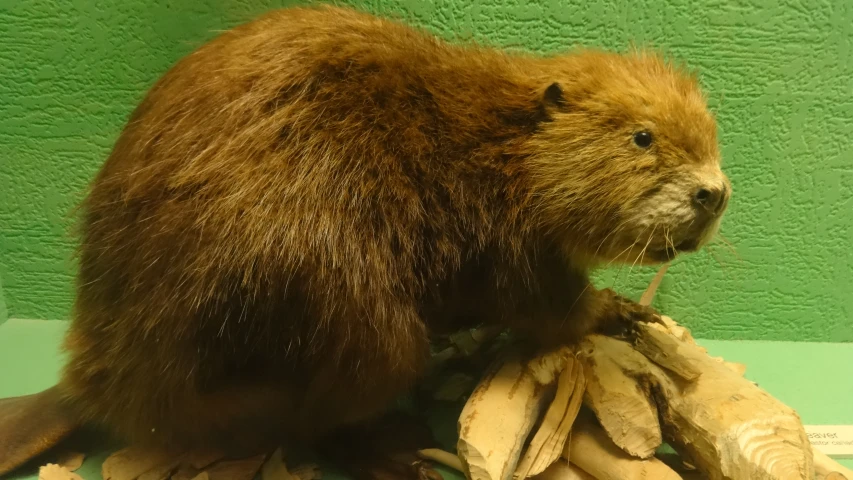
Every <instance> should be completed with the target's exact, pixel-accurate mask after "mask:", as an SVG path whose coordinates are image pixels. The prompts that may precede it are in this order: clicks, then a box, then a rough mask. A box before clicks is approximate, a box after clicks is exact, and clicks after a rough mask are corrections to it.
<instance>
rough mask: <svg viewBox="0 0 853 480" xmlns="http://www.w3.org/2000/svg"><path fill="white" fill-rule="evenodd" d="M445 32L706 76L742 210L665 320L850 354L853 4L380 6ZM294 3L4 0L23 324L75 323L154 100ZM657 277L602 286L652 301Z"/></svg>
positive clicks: (677, 1) (5, 132)
mask: <svg viewBox="0 0 853 480" xmlns="http://www.w3.org/2000/svg"><path fill="white" fill-rule="evenodd" d="M353 3H357V4H359V5H362V6H364V7H366V8H367V9H369V10H372V11H377V12H384V13H394V14H399V15H401V16H402V17H404V18H406V19H409V20H411V21H413V22H415V23H417V24H420V25H424V26H426V27H427V28H429V29H431V30H432V31H434V32H436V33H438V34H439V35H442V36H445V37H452V36H455V37H457V38H462V39H468V38H475V39H477V40H479V41H482V42H487V43H491V44H493V45H498V46H505V47H514V48H528V49H534V50H541V51H553V50H557V49H562V48H565V47H570V46H574V45H580V44H583V45H598V46H604V47H606V48H615V49H623V48H625V47H626V46H627V45H628V44H629V43H631V42H634V43H638V44H642V45H650V46H654V47H658V48H662V49H665V50H666V51H668V52H670V53H671V54H673V55H675V56H676V57H677V58H679V59H682V60H685V61H687V62H688V63H689V64H690V65H691V66H693V67H695V68H696V69H697V70H698V71H699V72H700V74H701V77H702V79H703V82H704V84H705V85H706V87H707V89H708V91H709V93H710V95H711V97H712V103H713V106H714V109H715V110H716V111H717V114H718V118H719V121H720V130H721V143H722V149H723V154H724V162H725V168H726V169H727V172H728V173H729V174H730V176H731V178H732V181H733V184H734V192H735V195H734V198H733V202H732V204H731V207H730V213H729V214H728V216H727V218H726V220H725V222H724V226H723V234H724V235H725V237H726V238H727V239H728V240H729V241H730V242H731V243H732V244H733V245H734V246H735V248H736V250H737V254H734V253H732V252H731V251H730V249H728V248H727V247H726V246H724V245H723V244H718V245H716V246H714V247H712V248H711V249H709V251H706V252H702V253H699V254H697V255H693V256H690V257H686V258H684V259H682V260H679V261H678V262H677V264H676V265H674V266H673V267H672V268H671V269H670V274H668V275H667V278H666V279H665V281H664V284H663V286H662V291H661V295H660V297H659V300H658V302H657V303H658V306H659V307H660V308H662V309H663V310H664V311H666V312H667V313H669V314H670V315H672V316H673V317H675V318H677V319H679V320H681V321H683V322H684V323H686V324H688V325H689V326H690V327H692V328H693V329H694V331H695V333H696V334H697V335H699V336H703V337H709V338H748V339H789V340H825V341H853V295H851V287H853V241H852V240H853V230H851V226H853V2H850V1H849V0H826V1H816V0H811V1H806V0H799V1H798V0H790V1H784V0H751V1H734V0H692V1H691V0H642V1H637V2H610V1H607V0H590V1H562V0H541V1H537V2H533V1H530V2H528V1H524V0H505V1H501V2H499V1H496V0H481V1H465V0H454V1H441V0H435V1H417V0H372V1H363V2H353ZM282 5H284V3H282V2H272V1H268V2H267V1H262V0H240V1H237V0H233V1H228V0H192V1H191V0H148V1H140V0H125V1H121V2H119V1H114V2H96V1H94V0H74V1H71V0H63V1H60V0H53V1H52V0H27V1H10V0H6V1H0V146H2V153H0V196H2V197H0V198H2V201H0V240H2V244H0V267H2V269H1V270H0V275H2V277H3V281H4V287H5V298H6V305H7V308H8V312H9V316H12V317H29V318H67V317H68V315H69V309H70V305H71V298H72V285H73V272H74V265H73V263H72V261H71V253H72V250H73V239H72V238H71V237H70V236H69V235H68V226H69V221H68V218H69V214H70V209H71V207H72V206H73V205H74V204H75V202H77V201H78V200H79V194H80V192H81V191H82V189H83V188H84V186H85V184H86V182H87V181H88V179H89V178H91V176H92V175H93V174H94V172H95V171H96V169H97V168H98V167H99V165H100V163H101V162H102V161H103V159H104V158H105V157H106V155H107V153H108V151H109V148H110V146H111V144H112V142H113V141H114V140H115V138H116V136H117V135H118V133H119V130H120V129H121V127H122V124H123V122H124V120H125V118H126V117H127V115H128V114H129V112H130V111H131V109H132V108H133V107H134V105H135V104H136V102H138V101H139V100H140V99H141V97H142V95H143V94H144V91H145V90H146V89H147V88H148V87H149V86H150V85H151V84H152V82H154V80H155V79H156V78H157V77H158V76H159V75H161V74H162V73H163V72H165V70H166V69H167V68H168V67H169V66H170V65H171V64H172V63H173V62H175V61H176V60H177V59H178V58H180V57H181V56H182V55H185V54H187V53H189V52H190V51H191V50H192V49H193V48H195V47H196V46H198V45H199V44H200V43H201V42H203V41H205V40H207V39H209V38H211V37H212V36H213V35H215V33H216V31H217V30H221V29H224V28H228V27H230V26H233V25H235V24H237V23H240V22H243V21H246V20H248V19H250V18H252V17H253V16H254V15H256V14H259V13H261V12H263V11H265V10H267V9H269V8H274V7H278V6H282ZM651 274H652V272H651V271H649V270H648V269H633V270H632V269H630V268H628V267H625V268H622V269H618V270H611V271H608V272H604V274H602V275H600V276H599V277H600V283H602V284H610V283H615V284H616V285H617V286H619V288H622V289H625V290H627V291H628V292H629V293H632V294H636V293H637V292H638V291H639V290H640V289H642V287H643V286H644V285H645V283H646V282H647V281H648V280H649V278H650V276H651Z"/></svg>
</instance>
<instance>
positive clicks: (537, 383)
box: [457, 349, 573, 480]
mask: <svg viewBox="0 0 853 480" xmlns="http://www.w3.org/2000/svg"><path fill="white" fill-rule="evenodd" d="M572 354H573V353H572V351H571V350H569V349H560V350H556V351H553V352H550V353H548V354H545V355H542V356H540V357H537V358H534V359H532V360H530V361H523V360H522V358H521V356H520V354H519V353H518V352H515V351H508V352H507V353H506V355H505V356H504V357H502V358H501V359H499V360H497V361H496V363H495V365H494V366H493V367H492V368H491V369H490V372H489V373H488V374H487V375H486V376H485V377H484V378H483V380H482V381H481V382H480V383H479V384H478V386H477V388H476V389H475V390H474V392H473V393H472V394H471V396H470V397H469V398H468V401H467V402H466V404H465V407H464V408H463V410H462V414H461V415H460V417H459V424H458V432H459V440H458V443H457V453H458V455H459V458H460V460H461V461H462V465H463V472H464V473H465V475H466V477H467V478H468V479H470V480H510V479H511V478H512V476H513V474H514V472H515V469H516V466H517V464H518V461H519V458H520V456H521V453H522V450H523V447H524V443H525V441H526V439H527V438H528V435H529V434H530V431H531V430H532V429H533V426H534V425H535V424H536V422H537V421H538V420H539V418H540V414H541V412H542V410H543V408H544V407H545V406H546V402H547V401H548V400H549V399H550V398H551V397H552V394H553V391H554V388H555V384H556V382H557V377H558V375H559V374H560V372H562V371H563V369H564V368H565V366H566V364H567V361H568V360H567V359H568V358H569V357H570V356H571V355H572Z"/></svg>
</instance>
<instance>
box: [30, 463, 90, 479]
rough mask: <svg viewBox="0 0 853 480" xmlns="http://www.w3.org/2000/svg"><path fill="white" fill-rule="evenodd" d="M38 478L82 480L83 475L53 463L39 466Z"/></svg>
mask: <svg viewBox="0 0 853 480" xmlns="http://www.w3.org/2000/svg"><path fill="white" fill-rule="evenodd" d="M39 480H83V477H81V476H80V475H77V474H76V473H74V472H72V471H70V470H68V469H67V468H65V467H63V466H61V465H57V464H55V463H48V464H47V465H45V466H43V467H41V468H39Z"/></svg>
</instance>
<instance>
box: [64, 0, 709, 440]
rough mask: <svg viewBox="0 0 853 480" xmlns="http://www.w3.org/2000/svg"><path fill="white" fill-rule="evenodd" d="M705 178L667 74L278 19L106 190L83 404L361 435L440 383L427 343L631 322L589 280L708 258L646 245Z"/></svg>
mask: <svg viewBox="0 0 853 480" xmlns="http://www.w3.org/2000/svg"><path fill="white" fill-rule="evenodd" d="M555 83H556V84H558V85H559V88H557V87H556V86H553V87H552V84H555ZM549 87H550V88H549ZM638 128H648V129H650V130H652V131H653V132H654V134H655V143H654V145H653V146H652V147H651V148H649V149H645V150H644V149H640V148H639V147H637V146H636V145H634V143H632V135H633V133H634V131H635V130H636V129H638ZM703 172H704V173H703ZM703 174H707V175H706V176H705V177H702V175H703ZM708 175H717V177H715V178H717V179H718V180H719V179H722V180H720V181H725V180H724V177H722V176H721V175H722V174H721V173H719V153H718V151H717V146H716V133H715V125H714V120H713V118H712V117H711V115H710V114H709V113H708V111H707V109H706V107H705V102H704V99H703V97H702V94H701V93H700V91H699V89H698V87H697V85H696V82H695V80H694V79H693V78H692V77H690V76H689V75H686V74H684V73H683V72H681V71H680V70H679V69H677V68H675V67H673V66H671V65H669V64H667V63H666V62H664V61H662V60H660V59H659V58H657V57H655V56H653V55H647V54H631V55H616V54H608V53H602V52H576V53H572V54H567V55H563V56H558V57H553V58H542V57H534V56H526V55H521V54H514V55H510V54H507V53H502V52H499V51H495V50H492V49H487V48H478V47H474V46H455V45H449V44H447V43H444V42H442V41H439V40H437V39H435V38H433V37H431V36H429V35H427V34H424V33H422V32H419V31H416V30H414V29H412V28H409V27H407V26H404V25H401V24H398V23H394V22H391V21H387V20H381V19H377V18H374V17H372V16H369V15H366V14H362V13H357V12H353V11H350V10H344V9H337V8H331V7H321V8H305V9H288V10H282V11H275V12H272V13H270V14H267V15H265V16H263V17H262V18H260V19H258V20H256V21H254V22H252V23H249V24H246V25H243V26H240V27H238V28H236V29H234V30H232V31H228V32H226V33H224V34H223V35H221V36H220V37H218V38H216V39H215V40H213V41H212V42H210V43H208V44H206V45H204V46H203V47H201V48H200V49H198V50H197V51H196V52H194V53H193V54H191V55H189V56H187V57H186V58H184V59H183V60H181V61H180V62H179V63H178V64H177V65H176V66H175V67H174V68H173V69H172V70H171V71H169V72H168V73H167V74H166V75H165V76H164V77H163V78H162V79H161V80H160V81H159V82H157V84H156V85H155V86H154V87H153V88H152V89H151V91H150V92H149V93H148V95H147V96H146V97H145V99H144V100H143V101H142V102H141V104H140V105H139V107H138V108H137V109H136V110H135V111H134V112H133V115H132V116H131V118H130V121H129V122H128V124H127V127H126V128H125V130H124V131H123V132H122V134H121V137H120V138H119V139H118V141H117V143H116V145H115V148H114V150H113V152H112V154H111V155H110V157H109V159H108V160H107V162H106V164H105V165H104V166H103V169H102V170H101V171H100V173H99V174H98V176H97V178H96V179H95V181H94V182H93V184H92V187H91V191H90V193H89V196H88V198H87V199H86V201H85V203H84V205H83V210H84V219H83V223H82V244H81V249H80V271H79V284H78V295H77V302H76V308H75V313H74V320H73V324H72V327H71V330H70V332H69V335H68V338H67V342H66V345H67V349H68V351H69V352H70V354H71V360H70V361H69V363H68V365H67V368H66V369H65V371H64V376H63V378H62V381H61V384H60V388H61V389H62V392H63V394H64V396H65V398H66V399H67V401H68V403H69V405H71V406H73V408H74V409H75V411H76V412H77V413H78V414H79V415H80V418H81V419H82V420H85V421H90V422H95V423H100V424H102V425H104V426H106V427H108V428H109V429H110V430H112V431H113V432H115V433H117V434H119V435H121V436H123V437H124V438H127V439H129V440H133V441H143V442H144V441H151V442H158V443H174V444H182V445H183V444H199V443H209V442H232V441H233V442H237V443H241V442H245V443H242V444H243V445H252V444H253V442H254V441H256V440H257V439H261V438H264V439H266V438H272V437H274V436H276V435H284V436H285V437H289V438H291V439H298V440H300V441H301V440H303V439H305V438H309V437H311V436H313V435H314V434H317V433H323V432H327V431H329V430H330V429H333V428H335V427H338V426H341V425H345V424H351V423H356V422H360V421H363V420H365V419H368V418H371V417H373V416H375V415H376V414H377V413H379V412H381V411H382V410H383V409H385V408H386V407H387V405H388V404H389V402H390V401H391V400H392V399H393V398H394V397H395V396H397V395H399V394H401V393H403V392H405V391H406V390H407V389H408V388H410V386H412V384H413V382H415V381H417V379H418V376H419V374H420V373H421V371H422V369H423V367H424V362H425V360H426V359H427V357H428V354H429V349H428V347H429V335H430V334H433V333H436V332H439V331H448V330H453V329H457V328H462V327H465V326H469V325H472V324H476V323H483V322H503V323H504V324H506V325H508V326H511V327H514V328H515V329H516V331H518V332H519V333H520V334H527V335H530V336H532V337H533V338H536V339H539V340H540V341H541V342H543V343H547V344H551V343H562V342H572V341H575V340H577V339H578V338H579V337H580V336H581V335H583V334H585V333H587V332H589V331H590V330H591V329H592V328H595V326H596V325H597V324H598V323H599V322H603V321H606V320H607V319H608V318H611V317H613V316H614V315H616V314H617V312H616V307H615V306H614V305H616V302H614V301H613V298H612V295H611V294H610V293H609V292H601V291H599V290H596V289H595V288H592V287H591V286H590V285H589V281H588V277H587V272H588V270H589V269H590V268H591V267H593V266H594V265H596V264H598V263H601V262H609V261H614V260H616V261H627V262H631V261H635V260H636V261H641V262H643V263H648V262H649V261H660V260H662V259H663V257H666V256H670V255H672V254H674V253H675V247H676V245H677V244H682V245H686V246H687V247H685V248H695V247H698V246H700V245H701V243H702V242H703V241H704V239H706V238H707V237H708V236H709V235H710V234H712V233H713V229H714V228H715V225H716V223H715V222H718V221H719V216H718V215H712V216H707V215H706V216H705V217H702V216H701V215H700V213H696V214H692V215H693V217H694V218H693V219H692V220H691V221H690V222H689V224H688V223H687V222H686V221H682V220H680V219H678V218H675V217H672V218H670V217H669V216H667V215H666V214H660V215H658V216H656V217H654V218H652V219H651V220H649V218H647V217H649V215H650V214H649V212H650V211H651V210H650V208H651V207H650V203H649V201H650V200H649V199H653V198H655V195H657V194H658V193H657V192H659V191H661V189H662V188H663V187H662V186H666V188H663V190H665V191H676V190H677V191H678V195H681V193H683V194H684V196H683V203H684V204H689V203H690V198H691V196H690V193H689V192H690V191H691V190H690V189H692V188H693V186H692V185H694V184H695V185H699V184H701V182H702V181H704V180H703V178H710V177H709V176H708ZM713 188H716V187H713ZM682 191H683V192H682ZM679 198H680V197H679ZM676 201H677V202H680V201H681V200H676ZM691 208H692V207H691ZM691 211H692V210H691ZM643 219H645V220H643ZM644 221H646V225H647V226H648V225H651V224H650V223H648V222H652V223H654V224H655V225H660V226H661V229H660V230H654V229H653V230H650V229H648V228H645V227H643V225H644V223H643V222H644ZM664 232H666V233H664ZM647 240H648V241H647ZM670 243H671V244H672V245H671V247H672V248H669V249H668V248H667V247H668V246H670ZM640 247H643V248H642V252H643V255H642V258H640V257H641V255H640V253H641V250H640ZM646 252H647V253H646ZM653 252H657V253H655V254H653ZM647 254H648V255H647ZM649 255H650V256H651V258H649ZM661 255H663V257H662V256H661Z"/></svg>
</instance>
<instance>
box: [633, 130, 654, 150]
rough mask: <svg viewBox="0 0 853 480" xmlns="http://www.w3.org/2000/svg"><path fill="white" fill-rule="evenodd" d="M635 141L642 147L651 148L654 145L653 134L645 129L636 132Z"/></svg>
mask: <svg viewBox="0 0 853 480" xmlns="http://www.w3.org/2000/svg"><path fill="white" fill-rule="evenodd" d="M634 143H636V144H637V146H638V147H640V148H649V147H650V146H651V145H652V134H651V133H650V132H647V131H645V130H643V131H640V132H637V133H635V134H634Z"/></svg>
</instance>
